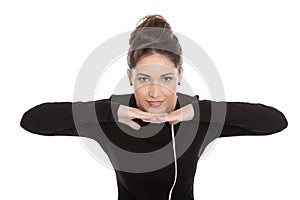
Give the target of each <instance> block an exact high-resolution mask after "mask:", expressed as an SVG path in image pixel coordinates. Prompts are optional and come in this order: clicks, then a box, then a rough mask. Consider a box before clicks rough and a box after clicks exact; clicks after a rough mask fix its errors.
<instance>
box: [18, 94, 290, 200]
mask: <svg viewBox="0 0 300 200" xmlns="http://www.w3.org/2000/svg"><path fill="white" fill-rule="evenodd" d="M177 96H178V100H177V104H176V108H175V109H178V108H181V107H183V106H185V105H188V104H190V103H191V104H192V105H193V107H194V111H195V116H194V118H193V120H191V121H187V122H180V123H178V124H176V125H174V133H175V136H176V140H175V141H176V153H177V166H178V175H177V181H176V184H175V187H174V189H173V192H172V199H173V200H193V199H194V197H193V183H194V175H195V172H196V168H197V162H198V159H199V157H200V156H201V154H202V153H203V151H204V149H205V147H206V146H207V144H209V143H210V142H211V141H213V140H214V139H216V138H218V137H227V136H242V135H269V134H273V133H276V132H279V131H281V130H283V129H285V128H286V127H287V125H288V122H287V120H286V118H285V116H284V115H283V114H282V113H281V112H280V111H278V110H277V109H275V108H273V107H270V106H266V105H263V104H251V103H244V102H224V101H220V102H216V101H210V100H199V99H198V95H196V96H193V97H191V96H188V95H185V94H181V93H177ZM120 104H123V105H127V106H131V107H135V108H137V105H136V101H135V97H134V94H125V95H112V96H111V97H110V98H109V99H102V100H98V101H89V102H74V103H72V102H52V103H43V104H40V105H37V106H35V107H33V108H31V109H29V110H28V111H27V112H25V113H24V115H23V117H22V119H21V122H20V125H21V127H23V128H24V129H25V130H27V131H29V132H31V133H35V134H39V135H47V136H55V135H68V136H83V137H88V138H92V139H94V140H95V141H97V142H98V143H99V144H100V145H101V147H102V148H103V150H104V151H105V152H106V153H107V155H108V157H109V158H110V160H111V163H112V165H113V166H114V168H115V172H116V176H117V185H118V193H119V195H118V196H119V198H118V199H119V200H148V199H149V200H153V199H155V200H167V199H168V195H169V191H170V189H171V187H172V185H173V181H174V158H173V149H172V137H171V125H170V124H169V123H167V122H166V123H161V124H154V123H148V122H143V121H142V120H140V119H134V121H135V122H137V123H139V124H140V125H141V129H140V130H139V131H136V130H133V129H131V128H130V127H129V126H127V125H125V124H122V123H119V122H118V121H117V109H118V107H119V105H120ZM156 132H157V133H156ZM116 147H117V148H116ZM118 148H119V149H118ZM120 149H121V150H124V152H129V154H126V153H125V154H123V153H120V152H121V151H120V152H119V150H120ZM161 149H164V151H163V152H160V151H159V150H161ZM155 152H156V153H157V154H155ZM130 153H132V154H130ZM147 153H150V156H149V157H147V155H148V154H147ZM151 153H153V154H151ZM135 155H138V156H135ZM139 155H142V156H140V157H139ZM144 155H145V156H144ZM172 159H173V160H172Z"/></svg>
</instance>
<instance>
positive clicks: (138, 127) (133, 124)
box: [127, 120, 141, 130]
mask: <svg viewBox="0 0 300 200" xmlns="http://www.w3.org/2000/svg"><path fill="white" fill-rule="evenodd" d="M127 125H128V126H130V127H131V128H133V129H135V130H140V128H141V126H140V125H139V124H138V123H136V122H134V121H132V120H130V121H128V124H127Z"/></svg>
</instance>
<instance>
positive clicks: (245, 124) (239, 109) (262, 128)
mask: <svg viewBox="0 0 300 200" xmlns="http://www.w3.org/2000/svg"><path fill="white" fill-rule="evenodd" d="M212 106H214V108H215V109H214V110H215V111H216V112H217V111H218V109H219V108H220V110H222V109H221V108H222V107H224V106H225V108H226V116H225V121H224V127H223V130H222V132H221V134H220V135H219V136H220V137H227V136H240V135H269V134H273V133H277V132H279V131H281V130H283V129H285V128H286V127H287V126H288V122H287V120H286V118H285V116H284V115H283V113H282V112H280V111H279V110H277V109H275V108H274V107H271V106H266V105H263V104H260V103H245V102H224V101H221V102H216V101H209V100H204V101H199V108H200V121H203V122H210V120H211V113H212ZM212 122H221V121H218V120H216V121H212Z"/></svg>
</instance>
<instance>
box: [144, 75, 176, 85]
mask: <svg viewBox="0 0 300 200" xmlns="http://www.w3.org/2000/svg"><path fill="white" fill-rule="evenodd" d="M138 80H139V82H142V83H145V82H149V81H150V79H149V78H147V77H140V78H138ZM172 80H173V77H169V76H167V77H163V78H162V81H163V82H170V81H172Z"/></svg>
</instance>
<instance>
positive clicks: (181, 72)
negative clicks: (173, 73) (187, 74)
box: [178, 67, 184, 82]
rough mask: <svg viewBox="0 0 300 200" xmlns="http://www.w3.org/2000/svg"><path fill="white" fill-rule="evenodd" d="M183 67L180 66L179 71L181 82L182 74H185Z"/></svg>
mask: <svg viewBox="0 0 300 200" xmlns="http://www.w3.org/2000/svg"><path fill="white" fill-rule="evenodd" d="M183 71H184V69H183V67H181V68H180V72H179V73H178V81H179V82H180V81H181V80H182V74H183Z"/></svg>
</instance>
